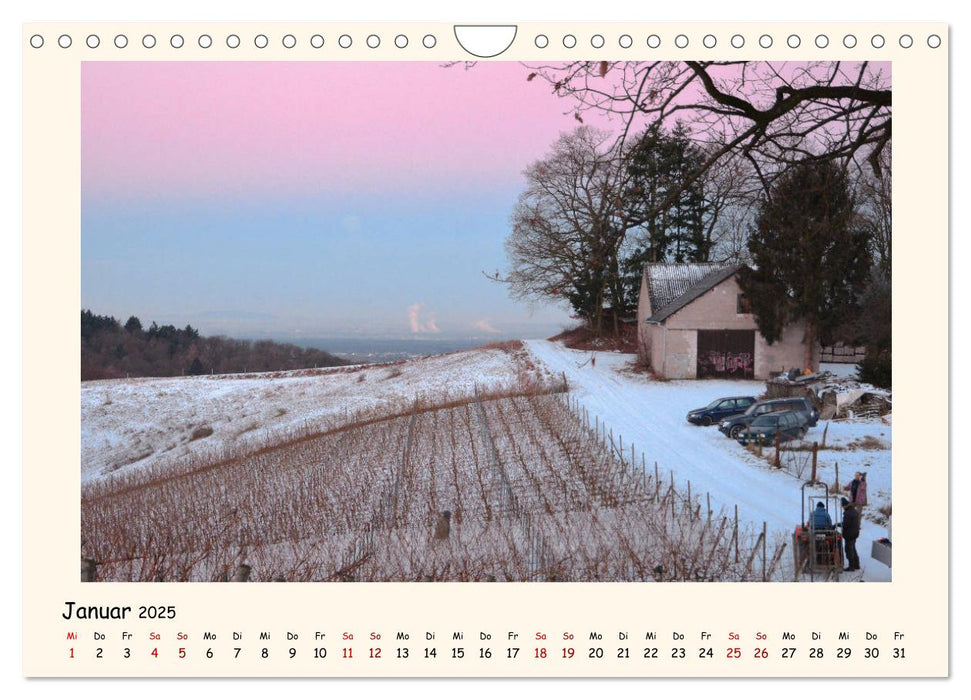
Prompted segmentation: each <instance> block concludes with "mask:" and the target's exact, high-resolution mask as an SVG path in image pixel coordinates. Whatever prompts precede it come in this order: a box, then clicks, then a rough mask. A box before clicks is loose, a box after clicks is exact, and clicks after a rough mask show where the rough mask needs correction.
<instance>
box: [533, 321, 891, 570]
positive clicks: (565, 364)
mask: <svg viewBox="0 0 971 700" xmlns="http://www.w3.org/2000/svg"><path fill="white" fill-rule="evenodd" d="M527 347H528V348H529V351H530V352H531V353H532V354H533V356H534V357H536V359H537V361H538V362H541V363H543V364H544V365H546V367H547V368H549V370H550V371H551V372H553V373H554V374H560V373H565V374H566V377H567V381H568V382H569V384H570V389H571V392H572V393H573V395H574V396H576V397H577V398H578V400H579V401H580V403H581V404H582V405H583V406H585V407H586V408H587V410H588V411H589V412H590V414H591V416H597V418H598V420H599V421H600V422H601V423H604V424H606V425H607V426H608V428H609V429H611V430H613V432H614V437H615V439H618V440H619V436H623V439H624V444H625V449H627V450H629V449H630V448H629V447H626V446H627V445H629V444H630V443H633V444H634V445H635V449H636V450H637V452H638V453H643V455H644V456H645V458H646V461H647V464H648V465H649V467H648V468H649V469H653V464H654V463H655V462H656V463H657V465H658V468H659V469H660V470H661V472H662V473H663V474H671V473H673V475H674V478H675V483H677V484H678V485H679V486H683V485H686V484H687V483H688V482H689V481H690V482H691V490H692V492H693V493H706V492H707V493H710V495H711V499H712V504H713V506H714V505H716V504H717V506H718V507H724V508H726V509H729V510H731V509H733V508H734V506H736V505H737V506H738V509H739V515H740V517H741V518H742V519H745V520H749V521H751V522H757V523H761V522H763V521H764V522H766V523H767V525H768V527H769V529H770V530H774V531H781V532H792V530H793V528H794V527H795V526H796V525H797V524H798V523H799V522H800V517H801V502H802V495H801V490H800V489H801V485H802V481H804V480H806V479H808V478H809V475H808V471H807V472H806V473H805V475H804V476H805V479H799V478H798V477H797V476H794V475H790V474H788V473H785V472H782V471H780V470H778V469H774V468H773V467H772V466H771V465H770V463H769V461H768V460H767V459H765V458H762V459H760V458H759V457H757V456H756V455H754V454H753V453H751V452H749V451H748V450H746V449H745V448H744V447H742V446H741V445H739V444H738V443H737V442H735V441H734V440H730V439H728V438H726V437H725V436H723V435H722V434H721V433H720V432H718V430H717V428H715V427H710V428H701V427H697V426H694V425H691V424H690V423H688V422H687V420H686V419H685V415H686V414H687V413H688V411H690V410H691V409H695V408H700V407H702V406H706V405H707V404H708V403H710V402H711V401H712V400H713V399H716V398H719V397H722V396H745V395H751V396H758V395H760V394H761V393H763V392H764V391H765V383H764V382H760V381H737V380H732V381H728V380H716V379H711V380H681V381H655V380H652V379H650V378H649V377H647V376H646V375H643V374H635V373H633V372H632V371H631V370H630V365H631V363H632V362H633V360H634V356H633V355H624V354H619V353H603V352H598V353H596V363H595V364H593V363H591V362H589V360H590V359H591V353H590V352H586V351H578V350H569V349H567V348H565V347H563V346H562V345H560V344H558V343H553V342H550V341H545V340H537V341H528V342H527ZM828 425H829V427H828V430H827V435H826V444H827V446H828V447H829V448H830V449H824V450H820V452H819V461H818V476H819V478H820V479H822V480H823V481H825V482H827V483H833V482H834V481H835V477H836V470H837V467H838V469H839V478H840V482H842V484H846V483H848V482H849V481H850V480H851V479H852V478H853V473H854V471H856V470H860V471H865V472H867V484H868V498H869V503H870V505H869V506H868V507H867V509H866V512H865V518H864V522H863V528H862V532H861V534H860V538H859V540H857V547H856V548H857V552H859V554H860V564H861V568H862V569H863V574H862V576H863V578H864V579H865V580H868V581H889V580H890V569H888V568H887V567H886V566H884V565H883V564H881V563H880V562H876V561H873V560H871V559H870V558H869V554H870V545H871V543H872V541H873V540H875V539H879V538H881V537H886V536H887V528H886V526H885V525H882V524H878V523H877V522H874V519H876V520H880V521H882V520H884V518H882V516H880V515H879V513H878V509H879V508H881V507H884V506H889V505H890V496H891V468H890V467H891V458H890V455H891V450H890V445H891V432H892V430H891V425H890V422H889V421H883V420H880V419H873V420H867V421H862V420H861V421H831V422H829V424H828ZM825 428H826V423H824V422H820V423H819V424H818V425H817V426H816V427H815V428H812V429H810V432H809V434H808V435H807V436H806V441H807V442H809V443H811V442H812V441H821V440H822V434H823V430H824V429H825ZM771 452H772V450H766V454H767V455H768V454H769V453H771Z"/></svg>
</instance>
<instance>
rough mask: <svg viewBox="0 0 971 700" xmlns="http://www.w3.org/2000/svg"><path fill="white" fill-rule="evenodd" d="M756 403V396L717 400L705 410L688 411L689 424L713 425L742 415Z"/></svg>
mask: <svg viewBox="0 0 971 700" xmlns="http://www.w3.org/2000/svg"><path fill="white" fill-rule="evenodd" d="M755 401H756V398H755V397H754V396H731V397H729V398H725V399H715V400H714V401H712V402H711V403H710V404H708V405H707V406H705V407H704V408H696V409H694V410H692V411H688V416H687V418H688V422H689V423H694V424H695V425H711V424H712V423H717V422H718V421H720V420H721V419H722V418H727V417H728V416H736V415H738V414H739V413H742V412H743V411H745V410H746V409H748V407H749V406H751V405H752V404H753V403H755Z"/></svg>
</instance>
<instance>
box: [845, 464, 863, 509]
mask: <svg viewBox="0 0 971 700" xmlns="http://www.w3.org/2000/svg"><path fill="white" fill-rule="evenodd" d="M843 490H844V491H849V492H850V503H851V504H852V505H853V506H855V507H856V509H857V510H863V506H865V505H866V474H865V473H863V472H857V473H856V474H854V475H853V481H851V482H850V483H848V484H847V485H846V486H844V487H843Z"/></svg>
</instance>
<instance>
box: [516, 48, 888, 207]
mask: <svg viewBox="0 0 971 700" xmlns="http://www.w3.org/2000/svg"><path fill="white" fill-rule="evenodd" d="M529 68H530V70H531V72H530V73H529V75H528V76H527V79H528V80H532V79H534V78H537V77H539V78H541V79H543V80H545V81H546V82H548V83H549V84H550V85H551V86H552V87H553V90H554V92H555V93H556V94H558V95H561V96H564V97H569V98H572V99H573V100H574V107H575V109H576V116H577V118H578V119H582V117H581V114H582V113H583V112H585V111H587V110H596V111H600V112H607V113H610V114H614V115H619V116H620V117H622V119H623V124H624V130H623V131H624V136H622V138H621V140H622V141H623V140H624V139H625V138H626V135H627V134H629V133H633V132H635V131H636V130H637V129H638V124H639V123H642V122H646V123H652V122H660V123H669V122H673V121H674V120H676V119H681V120H684V121H686V122H689V123H690V124H691V126H692V131H693V133H694V134H695V136H696V137H697V138H698V139H700V140H702V141H704V142H706V143H707V144H708V145H709V149H708V158H707V159H706V161H705V162H704V163H703V164H702V166H701V167H700V168H699V169H698V170H697V171H696V172H695V173H694V176H693V178H689V179H688V180H687V181H686V182H685V186H689V185H690V184H691V183H692V182H693V180H694V178H697V177H700V176H701V175H702V174H703V173H704V172H707V171H708V169H710V168H711V167H713V166H714V165H715V164H716V163H718V162H720V161H722V160H723V159H726V158H729V159H731V158H735V157H742V158H745V159H746V160H748V161H749V162H750V163H751V165H752V167H753V169H754V172H755V173H756V174H757V175H758V177H759V178H760V180H761V183H762V188H763V189H764V190H765V191H769V190H770V189H771V187H770V185H771V181H772V180H773V179H774V177H775V176H776V175H777V174H778V173H779V172H781V171H784V170H786V169H788V166H790V165H792V164H794V163H797V162H805V161H807V160H813V159H814V160H835V161H839V162H840V163H841V164H842V165H844V166H845V165H846V164H848V163H849V162H850V161H866V162H867V163H868V164H869V166H870V168H871V169H872V170H873V171H874V173H876V174H877V176H878V177H879V175H880V174H881V163H880V155H881V153H882V152H883V151H884V150H885V149H886V147H887V145H888V144H889V143H890V139H891V89H890V78H889V74H888V71H885V70H883V68H882V67H881V66H879V65H877V66H874V65H871V64H870V63H868V62H865V61H864V62H852V63H844V62H814V63H804V64H794V63H768V62H751V61H726V62H716V61H681V62H668V61H655V62H621V63H608V62H606V61H595V62H575V63H568V64H559V65H536V66H530V67H529Z"/></svg>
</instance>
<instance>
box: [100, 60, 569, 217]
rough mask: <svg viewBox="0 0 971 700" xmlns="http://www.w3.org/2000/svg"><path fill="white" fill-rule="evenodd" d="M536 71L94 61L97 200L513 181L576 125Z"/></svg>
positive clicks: (492, 66) (508, 66) (507, 66)
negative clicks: (530, 75)
mask: <svg viewBox="0 0 971 700" xmlns="http://www.w3.org/2000/svg"><path fill="white" fill-rule="evenodd" d="M527 72H528V71H527V70H526V69H525V68H524V67H523V66H521V65H519V64H515V63H484V64H479V65H477V66H475V67H474V68H473V69H471V70H470V71H466V70H465V69H463V67H461V66H454V67H451V68H444V67H442V66H440V65H439V64H435V63H326V62H320V63H271V62H260V63H246V64H241V63H147V62H146V63H108V62H105V63H95V62H91V63H85V64H83V68H82V85H83V89H82V101H81V108H82V124H83V126H84V128H83V135H82V144H83V151H82V153H83V158H84V170H83V172H84V189H85V195H86V196H94V197H96V198H100V197H103V196H107V197H112V196H123V197H127V196H132V195H135V196H138V195H144V194H153V195H154V194H161V195H163V196H164V195H174V196H176V197H179V196H185V195H189V196H195V197H200V198H203V199H206V198H208V197H210V196H220V195H226V194H230V195H233V194H235V195H248V194H254V193H260V194H262V195H264V196H265V195H272V194H274V193H276V194H296V195H300V194H315V193H320V192H322V191H328V192H338V193H343V192H352V191H355V190H357V191H360V189H361V188H362V187H365V188H367V189H372V187H373V188H374V189H373V190H372V191H375V190H377V191H382V190H383V191H387V188H389V187H390V188H393V189H394V190H425V191H427V190H428V189H429V187H431V188H436V187H439V186H442V187H461V186H462V185H463V184H465V185H489V184H497V183H500V182H509V181H510V178H511V177H515V176H516V175H517V174H518V173H519V172H520V171H521V170H522V169H523V168H524V167H525V165H527V164H528V163H529V162H530V161H531V160H534V159H536V158H538V157H540V156H542V155H543V154H544V153H545V152H546V151H547V149H548V148H549V146H550V144H551V143H552V141H553V140H554V139H555V138H556V136H557V134H558V132H559V131H561V130H570V129H573V128H574V127H575V126H577V124H576V122H575V121H574V120H573V119H572V117H571V116H569V115H567V116H564V115H563V111H564V110H567V109H569V107H570V105H569V104H568V103H567V101H564V100H557V98H555V97H553V96H552V95H551V94H550V89H549V86H547V85H545V84H543V83H541V81H534V82H527V81H526V79H525V78H526V74H527ZM368 183H371V187H369V186H368Z"/></svg>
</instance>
